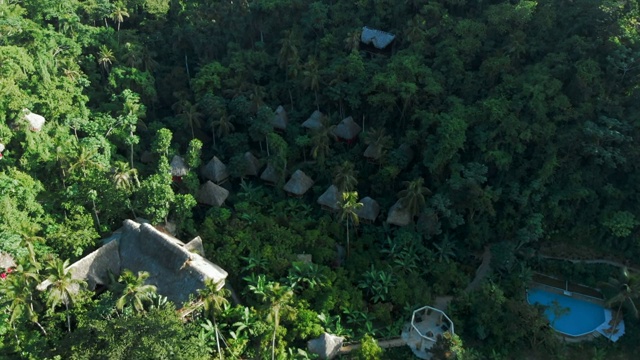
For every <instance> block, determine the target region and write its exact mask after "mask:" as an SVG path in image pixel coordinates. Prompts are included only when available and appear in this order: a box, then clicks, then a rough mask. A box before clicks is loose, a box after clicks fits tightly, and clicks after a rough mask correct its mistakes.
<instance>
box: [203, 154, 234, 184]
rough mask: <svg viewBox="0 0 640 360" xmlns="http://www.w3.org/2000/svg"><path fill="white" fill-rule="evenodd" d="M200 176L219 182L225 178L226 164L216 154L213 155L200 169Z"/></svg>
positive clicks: (227, 173) (226, 174)
mask: <svg viewBox="0 0 640 360" xmlns="http://www.w3.org/2000/svg"><path fill="white" fill-rule="evenodd" d="M202 176H204V177H205V178H207V179H209V180H211V181H213V182H215V183H218V184H220V183H221V182H223V181H225V180H227V178H228V177H229V171H227V166H226V165H225V164H224V163H223V162H222V161H220V159H218V157H217V156H214V157H213V159H211V160H210V161H209V162H208V163H207V165H205V167H204V168H203V169H202Z"/></svg>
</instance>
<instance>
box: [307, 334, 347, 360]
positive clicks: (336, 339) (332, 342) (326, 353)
mask: <svg viewBox="0 0 640 360" xmlns="http://www.w3.org/2000/svg"><path fill="white" fill-rule="evenodd" d="M343 342H344V338H343V337H340V336H336V335H331V334H329V333H324V334H322V335H320V337H319V338H316V339H313V340H309V341H308V342H307V349H308V350H309V352H311V353H314V354H317V355H318V356H319V357H320V359H333V358H334V357H335V356H336V355H338V353H339V352H340V348H341V347H342V343H343Z"/></svg>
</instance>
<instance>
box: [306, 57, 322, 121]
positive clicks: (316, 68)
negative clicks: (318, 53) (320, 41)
mask: <svg viewBox="0 0 640 360" xmlns="http://www.w3.org/2000/svg"><path fill="white" fill-rule="evenodd" d="M302 74H303V76H304V88H305V89H309V90H311V91H313V93H314V94H315V96H316V108H317V110H320V103H319V102H318V90H320V65H319V64H318V60H316V58H315V57H311V58H309V60H308V61H307V63H306V64H304V70H303V72H302Z"/></svg>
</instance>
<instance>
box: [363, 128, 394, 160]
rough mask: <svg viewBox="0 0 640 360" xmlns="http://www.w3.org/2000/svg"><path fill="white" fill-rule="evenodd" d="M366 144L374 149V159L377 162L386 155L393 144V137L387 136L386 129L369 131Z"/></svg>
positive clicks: (365, 140)
mask: <svg viewBox="0 0 640 360" xmlns="http://www.w3.org/2000/svg"><path fill="white" fill-rule="evenodd" d="M364 142H365V144H367V145H370V146H371V147H372V148H373V149H374V151H375V153H374V154H373V156H372V158H373V159H375V160H378V159H380V158H381V157H382V155H384V154H385V153H386V150H387V149H389V148H390V147H391V146H392V144H393V140H392V139H391V136H389V135H387V132H386V130H385V129H384V128H378V129H371V130H369V132H367V134H366V136H365V139H364Z"/></svg>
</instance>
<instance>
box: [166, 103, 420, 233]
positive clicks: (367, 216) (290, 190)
mask: <svg viewBox="0 0 640 360" xmlns="http://www.w3.org/2000/svg"><path fill="white" fill-rule="evenodd" d="M323 118H324V114H322V112H320V111H318V110H316V111H314V112H313V113H312V114H311V115H310V116H309V118H308V119H306V120H305V121H304V122H303V123H302V124H301V126H302V127H303V128H306V129H308V130H311V131H317V130H321V129H323V128H325V126H326V124H325V123H324V122H323ZM288 122H289V120H288V116H287V112H286V111H285V109H284V107H282V106H278V108H277V109H276V111H275V115H274V117H273V120H272V122H271V124H272V125H273V127H274V129H276V130H277V131H285V130H286V128H287V125H288ZM331 131H332V133H333V135H335V137H336V138H337V139H338V140H339V141H344V142H347V143H351V142H353V141H354V140H355V139H356V138H357V136H358V135H359V134H360V132H361V131H362V128H361V127H360V126H359V125H358V124H357V123H356V122H355V121H354V120H353V118H352V117H351V116H349V117H346V118H345V119H343V120H342V121H341V122H340V123H339V124H338V125H336V126H335V127H334V128H333V129H332V130H331ZM376 146H377V145H375V144H372V145H370V146H369V147H368V148H367V149H366V150H365V153H364V156H365V157H366V158H368V159H370V160H371V161H376V160H378V159H379V158H380V156H381V150H380V149H378V148H376ZM401 150H402V149H401ZM404 150H406V151H407V152H411V149H410V148H409V147H408V146H407V147H406V149H404ZM411 155H412V154H411ZM244 161H245V164H244V166H243V175H244V176H247V177H249V176H256V177H257V176H259V178H260V179H261V180H262V181H264V182H265V183H267V184H269V185H272V186H276V184H278V182H279V181H280V180H281V179H282V175H283V174H282V173H281V170H279V169H277V168H276V167H275V166H274V165H272V164H270V163H267V164H266V167H264V170H263V169H262V168H263V166H264V162H263V161H260V160H259V159H258V158H256V157H255V155H253V154H252V153H251V152H249V151H248V152H246V153H245V154H244ZM188 172H189V168H188V166H187V165H186V164H185V161H184V159H183V158H182V157H180V156H177V155H176V156H174V157H173V159H172V161H171V175H172V176H173V179H174V180H175V181H180V180H181V179H182V177H184V176H185V175H187V173H188ZM201 175H202V177H203V178H205V179H206V182H205V183H204V184H202V185H201V186H200V189H199V190H198V192H197V194H196V200H197V201H198V203H200V204H204V205H208V206H214V207H220V206H222V205H223V204H224V203H225V201H226V200H227V198H228V197H229V190H228V186H227V188H225V187H224V186H223V185H224V183H225V182H227V181H228V179H229V175H230V174H229V170H228V169H227V166H226V165H225V164H224V163H223V162H222V161H221V160H220V159H219V158H218V157H217V156H214V157H213V158H212V159H211V160H209V162H207V163H206V164H205V165H203V166H202V168H201ZM313 185H314V181H313V179H311V178H310V177H309V176H308V175H307V174H305V173H304V171H302V170H296V171H295V172H294V173H293V174H291V177H290V178H289V179H288V180H287V181H286V182H285V184H284V186H282V189H283V190H284V191H285V192H286V193H287V194H289V195H290V196H292V197H302V196H304V195H305V194H306V193H307V192H308V191H309V189H311V187H312V186H313ZM341 201H342V194H341V193H340V192H339V191H338V188H337V187H336V186H335V185H331V186H329V187H328V188H327V190H326V191H325V192H324V193H322V194H321V195H320V197H319V198H318V199H317V203H318V204H319V205H320V206H322V208H323V209H325V210H328V211H338V210H339V209H340V203H341ZM360 202H361V203H362V204H363V206H362V207H360V208H359V209H358V210H357V215H358V216H359V218H360V219H361V220H362V221H364V222H370V223H373V222H375V221H376V219H377V218H378V216H379V215H380V205H379V204H378V203H377V202H376V201H375V200H374V199H372V198H370V197H368V196H367V197H364V198H362V199H360ZM410 221H411V216H410V215H409V214H408V212H407V211H405V210H404V209H403V208H402V206H401V203H400V202H397V203H396V204H395V205H393V206H392V207H391V209H390V210H389V213H388V217H387V222H388V223H390V224H394V225H398V226H404V225H407V224H408V223H409V222H410Z"/></svg>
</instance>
